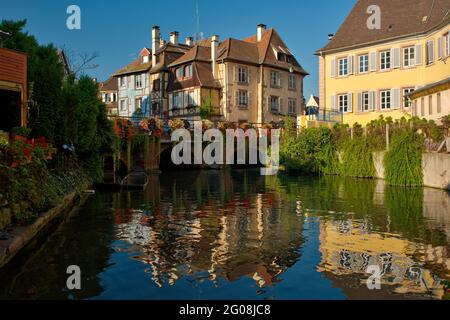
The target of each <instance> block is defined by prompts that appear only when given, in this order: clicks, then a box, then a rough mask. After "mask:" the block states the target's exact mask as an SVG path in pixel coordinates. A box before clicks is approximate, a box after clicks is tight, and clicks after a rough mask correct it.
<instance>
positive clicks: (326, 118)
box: [305, 108, 344, 123]
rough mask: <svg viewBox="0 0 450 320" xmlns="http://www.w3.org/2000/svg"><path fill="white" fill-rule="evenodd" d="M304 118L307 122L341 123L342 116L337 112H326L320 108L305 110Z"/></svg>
mask: <svg viewBox="0 0 450 320" xmlns="http://www.w3.org/2000/svg"><path fill="white" fill-rule="evenodd" d="M305 115H306V118H307V119H308V120H309V121H323V122H336V123H342V122H343V119H344V115H343V113H342V112H340V111H337V110H326V109H322V108H307V109H306V110H305Z"/></svg>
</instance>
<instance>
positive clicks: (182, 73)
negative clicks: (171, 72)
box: [175, 68, 184, 80]
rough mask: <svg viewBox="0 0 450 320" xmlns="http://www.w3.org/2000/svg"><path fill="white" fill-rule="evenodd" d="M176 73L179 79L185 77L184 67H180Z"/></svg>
mask: <svg viewBox="0 0 450 320" xmlns="http://www.w3.org/2000/svg"><path fill="white" fill-rule="evenodd" d="M175 74H176V77H177V79H178V80H181V79H183V76H184V72H183V68H178V69H177V70H176V71H175Z"/></svg>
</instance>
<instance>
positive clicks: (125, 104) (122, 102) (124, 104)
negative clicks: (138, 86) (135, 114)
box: [120, 100, 127, 111]
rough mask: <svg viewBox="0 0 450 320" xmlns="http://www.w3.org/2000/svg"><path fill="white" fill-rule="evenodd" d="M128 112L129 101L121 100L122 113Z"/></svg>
mask: <svg viewBox="0 0 450 320" xmlns="http://www.w3.org/2000/svg"><path fill="white" fill-rule="evenodd" d="M125 110H127V101H126V100H120V111H125Z"/></svg>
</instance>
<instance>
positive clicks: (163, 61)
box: [150, 42, 191, 74]
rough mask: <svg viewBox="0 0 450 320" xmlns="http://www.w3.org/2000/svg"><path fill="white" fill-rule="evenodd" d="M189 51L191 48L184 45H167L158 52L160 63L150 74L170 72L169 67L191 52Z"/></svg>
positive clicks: (168, 43)
mask: <svg viewBox="0 0 450 320" xmlns="http://www.w3.org/2000/svg"><path fill="white" fill-rule="evenodd" d="M189 49H191V47H190V46H188V45H186V44H183V43H179V44H177V45H174V44H172V43H170V42H167V43H165V44H164V45H163V46H162V47H160V48H159V49H157V50H156V54H157V55H158V56H159V61H158V63H157V64H156V65H154V66H153V67H152V68H151V70H150V73H152V74H154V73H158V72H161V71H164V70H168V68H167V66H168V65H169V64H171V63H172V62H174V61H175V60H176V59H178V58H179V57H180V56H182V55H184V54H185V53H186V52H187V51H189Z"/></svg>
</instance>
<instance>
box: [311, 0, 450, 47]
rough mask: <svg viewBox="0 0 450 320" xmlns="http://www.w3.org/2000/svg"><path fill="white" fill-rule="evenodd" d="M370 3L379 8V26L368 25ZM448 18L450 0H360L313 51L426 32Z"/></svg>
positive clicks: (449, 17)
mask: <svg viewBox="0 0 450 320" xmlns="http://www.w3.org/2000/svg"><path fill="white" fill-rule="evenodd" d="M371 5H377V6H379V7H380V9H381V29H380V30H376V29H375V30H370V29H369V28H368V27H367V19H368V18H369V17H370V15H369V14H368V13H367V8H368V7H369V6H371ZM449 21H450V0H414V1H410V2H406V1H405V0H359V1H358V3H357V4H356V5H355V6H354V7H353V9H352V11H351V12H350V14H349V15H348V17H347V18H346V19H345V21H344V23H343V24H342V25H341V27H340V28H339V31H338V32H337V33H336V35H335V36H334V37H333V39H332V40H331V41H330V42H328V44H327V45H326V46H325V47H323V48H322V49H319V50H318V51H317V52H316V54H320V53H321V52H325V53H327V52H330V51H331V52H334V51H343V50H347V49H350V48H352V47H358V46H364V45H370V44H374V43H379V42H384V41H389V40H394V39H397V38H402V37H408V36H413V35H420V34H426V33H428V32H430V31H432V30H433V29H435V28H437V27H439V26H441V25H445V24H448V23H449Z"/></svg>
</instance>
